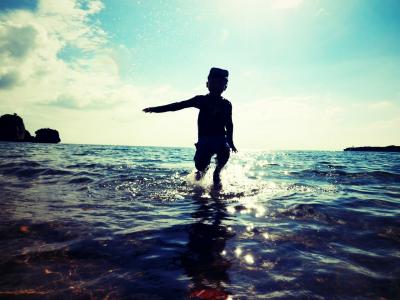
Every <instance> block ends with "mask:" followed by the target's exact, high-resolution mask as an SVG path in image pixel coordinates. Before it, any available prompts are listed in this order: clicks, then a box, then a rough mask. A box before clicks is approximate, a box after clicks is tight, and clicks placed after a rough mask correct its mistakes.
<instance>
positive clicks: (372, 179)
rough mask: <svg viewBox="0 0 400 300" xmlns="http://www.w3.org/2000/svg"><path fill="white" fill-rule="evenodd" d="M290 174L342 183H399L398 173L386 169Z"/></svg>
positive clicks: (307, 171) (310, 170)
mask: <svg viewBox="0 0 400 300" xmlns="http://www.w3.org/2000/svg"><path fill="white" fill-rule="evenodd" d="M290 175H292V176H296V177H300V178H306V179H326V180H335V181H337V182H338V183H343V184H355V185H357V184H373V183H389V182H390V183H400V174H398V173H393V172H387V171H366V172H346V171H342V170H331V171H321V170H315V169H307V170H303V171H300V172H291V173H290Z"/></svg>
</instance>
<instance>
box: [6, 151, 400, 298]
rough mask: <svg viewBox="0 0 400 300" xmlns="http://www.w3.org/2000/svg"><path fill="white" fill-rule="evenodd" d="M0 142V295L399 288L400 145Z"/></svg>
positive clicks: (393, 291)
mask: <svg viewBox="0 0 400 300" xmlns="http://www.w3.org/2000/svg"><path fill="white" fill-rule="evenodd" d="M193 155H194V149H191V148H161V147H124V146H98V145H69V144H58V145H47V144H24V143H18V144H17V143H0V241H1V242H0V298H1V299H8V298H11V297H16V298H18V299H90V298H92V299H146V300H150V299H399V297H400V285H399V284H400V281H399V278H400V218H399V216H400V184H399V183H400V155H399V154H398V153H372V152H342V151H337V152H334V151H333V152H320V151H241V152H239V153H237V154H232V155H231V159H230V161H229V163H228V165H227V167H226V168H225V169H224V171H223V173H222V183H223V187H222V189H215V188H214V187H213V185H212V179H211V177H212V176H211V171H212V167H213V165H212V166H211V170H210V172H209V173H210V174H208V175H206V176H205V178H204V179H203V180H202V181H200V182H196V181H195V180H194V164H193Z"/></svg>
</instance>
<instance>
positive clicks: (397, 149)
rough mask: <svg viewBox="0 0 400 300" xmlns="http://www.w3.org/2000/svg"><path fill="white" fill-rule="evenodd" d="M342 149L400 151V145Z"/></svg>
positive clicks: (347, 149)
mask: <svg viewBox="0 0 400 300" xmlns="http://www.w3.org/2000/svg"><path fill="white" fill-rule="evenodd" d="M344 151H372V152H400V146H394V145H391V146H386V147H371V146H365V147H350V148H346V149H344Z"/></svg>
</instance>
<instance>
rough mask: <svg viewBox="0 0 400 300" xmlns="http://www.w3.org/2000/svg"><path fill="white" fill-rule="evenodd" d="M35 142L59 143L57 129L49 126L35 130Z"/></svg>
mask: <svg viewBox="0 0 400 300" xmlns="http://www.w3.org/2000/svg"><path fill="white" fill-rule="evenodd" d="M35 133H36V137H35V142H36V143H54V144H56V143H59V142H61V140H60V136H59V134H58V131H57V130H55V129H50V128H42V129H39V130H36V132H35Z"/></svg>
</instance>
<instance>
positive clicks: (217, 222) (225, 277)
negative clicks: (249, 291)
mask: <svg viewBox="0 0 400 300" xmlns="http://www.w3.org/2000/svg"><path fill="white" fill-rule="evenodd" d="M193 199H194V201H195V202H196V203H197V204H198V209H197V210H196V211H195V212H194V213H193V214H192V217H193V219H194V220H195V222H194V223H193V224H192V225H190V227H189V229H188V233H189V239H188V244H187V250H186V251H185V252H184V253H183V254H182V256H181V262H182V265H183V268H184V270H185V272H186V274H187V276H188V277H189V278H190V279H191V281H192V283H191V286H190V298H191V299H230V298H231V297H230V296H229V292H228V291H227V285H228V284H229V281H230V280H229V274H228V270H229V268H230V266H231V262H230V261H229V260H228V259H227V258H226V257H225V252H224V249H225V245H226V242H227V240H228V239H230V238H231V237H233V235H234V234H233V233H231V232H229V230H228V227H227V226H225V225H224V220H226V219H227V218H228V214H227V211H226V206H225V204H224V203H223V202H222V200H219V199H218V198H217V197H214V196H213V197H212V199H209V198H203V197H202V196H201V193H196V194H195V195H194V196H193Z"/></svg>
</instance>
